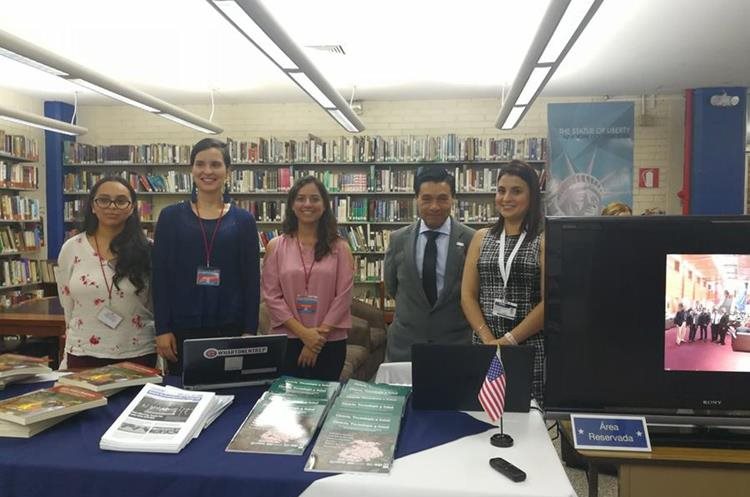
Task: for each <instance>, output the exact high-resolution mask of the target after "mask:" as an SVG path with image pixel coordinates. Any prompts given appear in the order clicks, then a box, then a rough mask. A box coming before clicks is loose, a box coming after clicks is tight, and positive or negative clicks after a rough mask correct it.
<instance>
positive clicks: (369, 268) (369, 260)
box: [354, 255, 384, 282]
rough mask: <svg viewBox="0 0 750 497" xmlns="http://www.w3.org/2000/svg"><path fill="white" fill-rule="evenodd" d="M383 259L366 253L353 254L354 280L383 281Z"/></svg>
mask: <svg viewBox="0 0 750 497" xmlns="http://www.w3.org/2000/svg"><path fill="white" fill-rule="evenodd" d="M383 262H384V261H383V259H382V258H377V259H376V258H373V257H372V256H366V255H355V256H354V281H360V282H366V281H375V282H377V281H383V277H384V273H383Z"/></svg>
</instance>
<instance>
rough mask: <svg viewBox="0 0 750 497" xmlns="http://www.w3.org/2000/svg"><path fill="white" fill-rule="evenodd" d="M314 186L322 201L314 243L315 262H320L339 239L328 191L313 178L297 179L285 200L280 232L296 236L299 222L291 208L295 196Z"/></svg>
mask: <svg viewBox="0 0 750 497" xmlns="http://www.w3.org/2000/svg"><path fill="white" fill-rule="evenodd" d="M310 183H312V184H314V185H315V186H316V187H317V189H318V191H319V192H320V196H321V198H322V199H323V215H322V216H321V217H320V220H319V221H318V241H317V242H316V243H315V260H316V261H320V260H321V259H322V258H323V257H325V256H326V255H327V254H329V253H330V252H331V247H332V246H333V244H334V243H336V240H338V238H339V233H338V224H337V223H336V217H335V216H334V215H333V212H332V211H331V197H330V196H329V195H328V190H326V187H325V186H323V183H321V182H320V181H319V180H318V179H317V178H316V177H315V176H305V177H304V178H300V179H298V180H297V181H296V182H295V183H294V186H292V188H291V190H289V195H287V199H286V209H285V210H284V222H283V223H282V224H281V231H282V232H283V233H284V234H286V235H296V234H297V229H298V227H299V221H298V220H297V215H296V214H295V213H294V209H292V206H293V205H294V199H296V198H297V194H298V193H299V191H300V190H301V189H302V187H303V186H305V185H309V184H310Z"/></svg>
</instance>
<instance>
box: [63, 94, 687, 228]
mask: <svg viewBox="0 0 750 497" xmlns="http://www.w3.org/2000/svg"><path fill="white" fill-rule="evenodd" d="M630 100H634V101H635V112H636V115H638V114H640V113H641V107H642V106H641V99H640V98H639V97H634V98H632V99H630ZM592 101H602V99H601V98H566V99H561V98H556V99H539V100H537V101H536V103H535V104H534V106H533V107H532V108H531V109H530V110H529V112H528V114H527V115H526V116H525V118H524V119H523V122H522V123H521V125H520V126H519V127H518V128H517V129H516V130H513V131H512V132H502V131H499V130H497V129H495V127H494V122H495V118H496V116H497V112H498V110H499V107H500V102H499V100H497V99H464V100H409V101H384V102H374V101H373V102H367V101H366V102H364V104H363V105H364V113H363V115H362V117H361V118H362V120H363V122H364V123H365V126H366V127H367V129H366V131H365V134H367V135H384V136H394V135H409V134H414V135H425V134H427V135H441V134H446V133H457V134H459V135H462V136H484V137H490V136H491V137H514V138H522V137H532V136H546V135H547V104H548V103H550V102H592ZM185 108H186V109H187V110H189V111H191V112H193V113H195V114H197V115H200V116H202V117H208V115H209V114H210V108H209V106H208V105H205V106H186V107H185ZM646 108H647V112H648V114H649V115H651V116H652V121H653V125H652V126H648V127H642V126H637V127H636V129H635V151H634V185H636V187H635V189H634V192H633V193H634V204H635V205H634V211H635V213H641V212H642V211H644V210H645V209H648V208H652V207H656V208H659V209H662V210H665V211H666V212H668V213H670V214H679V213H680V203H679V199H678V198H677V196H676V194H677V192H678V191H679V190H680V188H681V186H682V158H683V150H682V144H683V123H684V101H683V98H682V96H681V95H668V96H661V97H657V98H656V99H655V100H653V99H647V101H646ZM213 120H214V122H216V123H218V124H220V125H221V126H222V127H223V128H224V129H225V132H224V134H223V135H221V136H220V138H226V137H231V138H234V139H238V140H241V139H248V138H253V137H257V136H266V137H267V136H276V137H279V138H294V139H302V138H305V137H306V136H307V134H308V133H312V134H315V135H316V136H319V137H321V138H326V137H332V136H339V135H342V134H345V132H344V131H343V130H342V129H341V128H340V127H339V126H338V125H337V124H336V123H335V122H334V121H333V120H332V119H331V118H330V117H328V116H327V115H326V114H325V113H324V112H323V111H322V110H321V109H320V108H319V107H318V106H317V105H314V104H307V103H294V104H281V103H269V104H238V105H217V106H216V109H215V113H214V118H213ZM78 124H80V125H82V126H85V127H87V128H88V129H89V133H88V134H87V135H84V136H83V137H81V138H80V140H79V141H81V142H83V143H91V144H142V143H176V144H192V143H195V142H196V141H198V140H199V139H200V138H203V137H204V136H205V135H203V134H201V133H197V132H193V131H191V130H190V129H188V128H185V127H183V126H179V125H177V124H174V123H172V122H170V121H167V120H165V119H163V118H160V117H156V116H154V115H152V114H149V113H147V112H144V111H141V110H138V109H134V108H132V107H127V106H82V107H81V108H80V109H79V111H78ZM639 167H657V168H659V169H660V187H659V188H658V189H639V188H637V185H638V181H637V180H638V178H637V173H638V168H639Z"/></svg>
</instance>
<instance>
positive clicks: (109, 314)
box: [94, 235, 124, 330]
mask: <svg viewBox="0 0 750 497" xmlns="http://www.w3.org/2000/svg"><path fill="white" fill-rule="evenodd" d="M94 243H95V244H96V257H97V258H98V259H99V269H101V270H102V278H103V279H104V286H105V287H106V288H107V294H108V296H109V300H108V302H109V304H108V305H105V306H104V307H102V310H101V311H99V312H98V313H97V315H96V319H98V320H99V322H101V323H104V325H106V326H107V327H108V328H110V329H112V330H114V329H116V328H117V327H118V326H120V323H122V320H123V319H124V318H123V317H122V316H120V315H119V314H117V313H116V312H115V311H113V310H112V288H113V287H114V286H115V282H114V281H110V280H108V279H107V272H106V271H105V270H104V265H105V264H104V258H103V257H102V251H101V249H100V248H99V239H98V238H97V237H96V235H94ZM107 265H108V266H109V263H107Z"/></svg>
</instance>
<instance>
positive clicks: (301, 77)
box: [287, 72, 336, 109]
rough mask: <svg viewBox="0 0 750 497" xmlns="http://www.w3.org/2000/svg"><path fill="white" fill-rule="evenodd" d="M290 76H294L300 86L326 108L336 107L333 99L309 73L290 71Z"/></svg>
mask: <svg viewBox="0 0 750 497" xmlns="http://www.w3.org/2000/svg"><path fill="white" fill-rule="evenodd" d="M287 74H288V75H289V77H290V78H292V79H293V80H294V81H295V82H296V83H297V84H298V85H300V87H301V88H302V89H303V90H305V92H307V94H308V95H310V96H311V97H312V99H313V100H315V101H316V102H318V103H319V104H320V106H321V107H323V108H324V109H335V108H336V106H335V105H333V102H331V99H329V98H328V97H326V96H325V95H324V94H323V92H322V91H321V90H320V88H318V87H317V86H316V85H315V83H313V82H312V81H311V80H310V78H308V77H307V74H305V73H303V72H288V73H287Z"/></svg>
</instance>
